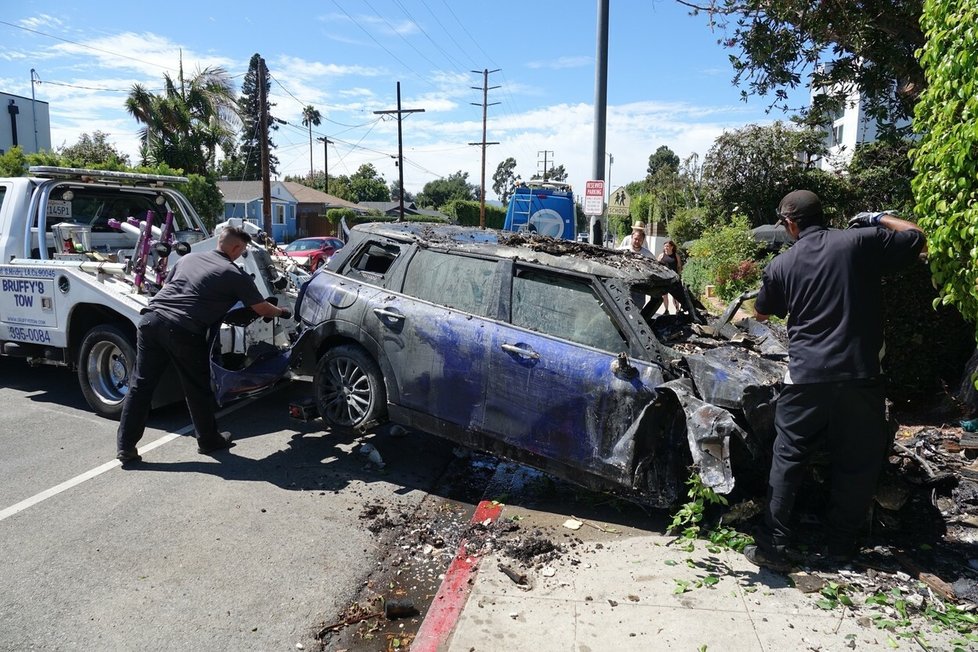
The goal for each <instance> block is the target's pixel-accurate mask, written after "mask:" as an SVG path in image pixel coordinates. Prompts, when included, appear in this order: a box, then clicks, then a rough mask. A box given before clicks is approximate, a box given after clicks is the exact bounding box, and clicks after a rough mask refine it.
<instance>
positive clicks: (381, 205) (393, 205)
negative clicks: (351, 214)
mask: <svg viewBox="0 0 978 652" xmlns="http://www.w3.org/2000/svg"><path fill="white" fill-rule="evenodd" d="M359 206H360V207H361V208H366V209H368V210H378V211H380V212H381V213H389V212H390V211H396V210H398V209H400V207H401V202H400V201H362V202H360V203H359ZM404 210H405V211H410V212H412V213H416V212H417V209H416V208H415V207H414V202H413V201H406V202H404Z"/></svg>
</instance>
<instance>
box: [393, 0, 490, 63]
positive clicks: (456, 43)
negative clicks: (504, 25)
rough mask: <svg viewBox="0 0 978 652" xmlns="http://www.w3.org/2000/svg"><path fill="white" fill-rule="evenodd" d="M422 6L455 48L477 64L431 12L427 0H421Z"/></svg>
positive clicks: (436, 15)
mask: <svg viewBox="0 0 978 652" xmlns="http://www.w3.org/2000/svg"><path fill="white" fill-rule="evenodd" d="M398 4H400V2H398ZM421 4H423V5H424V8H425V9H427V10H428V13H429V14H431V17H432V18H434V19H435V22H436V23H438V26H439V27H441V29H442V31H443V32H445V34H446V35H447V36H448V39H449V40H450V41H451V42H452V43H454V44H455V47H457V48H458V49H459V51H460V52H464V53H465V56H467V57H468V58H469V61H470V62H472V64H476V60H475V59H474V58H473V57H472V55H471V54H469V52H468V51H467V50H466V49H465V48H463V47H462V45H461V44H460V43H459V42H458V41H456V40H455V36H454V35H453V34H452V32H451V31H450V30H449V29H447V28H446V27H445V25H443V24H442V22H441V21H440V20H438V14H436V13H435V12H433V11H432V10H431V7H430V6H428V3H427V2H425V0H421ZM402 8H403V5H402Z"/></svg>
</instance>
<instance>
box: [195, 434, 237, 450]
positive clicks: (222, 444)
mask: <svg viewBox="0 0 978 652" xmlns="http://www.w3.org/2000/svg"><path fill="white" fill-rule="evenodd" d="M232 446H234V442H232V441H231V433H229V432H221V433H218V435H217V439H215V440H214V441H213V442H211V441H207V442H201V441H200V440H197V452H198V453H200V454H201V455H210V454H211V453H217V452H218V451H223V450H227V449H228V448H231V447H232Z"/></svg>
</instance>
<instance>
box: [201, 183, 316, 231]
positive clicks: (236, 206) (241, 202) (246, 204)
mask: <svg viewBox="0 0 978 652" xmlns="http://www.w3.org/2000/svg"><path fill="white" fill-rule="evenodd" d="M261 186H262V182H261V181H218V182H217V187H218V189H219V190H220V191H221V194H222V195H224V219H225V220H227V219H230V218H232V217H243V218H244V219H246V220H248V221H249V222H253V223H254V224H256V225H258V226H259V227H262V226H263V221H264V220H263V218H262V187H261ZM271 195H272V238H274V240H275V242H291V241H292V240H294V239H295V236H296V208H297V206H298V204H299V202H298V200H297V199H296V198H295V196H294V195H293V194H292V193H291V192H289V189H288V188H286V187H285V184H284V183H282V182H281V181H272V182H271Z"/></svg>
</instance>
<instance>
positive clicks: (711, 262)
mask: <svg viewBox="0 0 978 652" xmlns="http://www.w3.org/2000/svg"><path fill="white" fill-rule="evenodd" d="M759 254H760V246H759V245H758V243H757V242H756V241H755V240H754V238H753V237H752V236H751V232H750V222H748V221H747V217H745V216H744V215H735V216H734V217H732V218H731V220H730V223H729V224H727V225H725V226H722V227H720V228H719V229H716V230H711V231H707V232H704V233H703V234H702V236H701V237H700V238H699V239H698V240H697V241H696V242H695V243H693V245H692V247H691V249H690V259H689V261H687V263H686V265H684V266H683V272H684V273H683V279H684V280H685V278H686V274H685V271H686V267H687V266H689V265H691V264H693V263H694V262H695V261H702V262H701V263H700V264H701V265H702V266H703V268H704V269H705V270H706V272H707V275H708V276H709V278H710V281H708V283H712V284H714V285H716V289H717V295H719V297H720V298H721V299H723V300H725V301H730V300H731V299H734V298H736V297H737V296H738V295H739V294H740V293H741V292H743V291H744V290H750V289H753V288H754V287H756V286H757V284H758V283H759V282H760V278H761V270H762V269H763V265H760V264H758V263H757V262H756V261H757V258H758V256H759ZM690 287H692V285H690ZM699 293H702V291H699Z"/></svg>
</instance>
